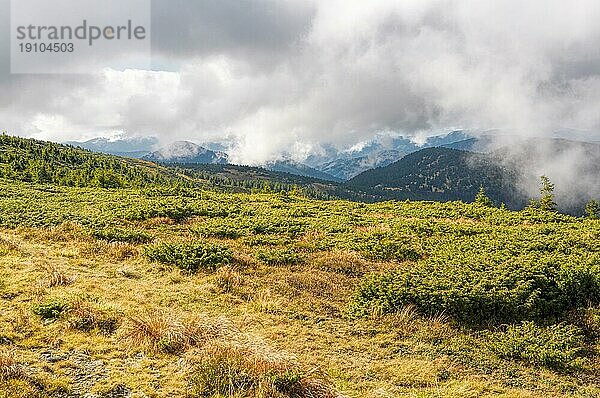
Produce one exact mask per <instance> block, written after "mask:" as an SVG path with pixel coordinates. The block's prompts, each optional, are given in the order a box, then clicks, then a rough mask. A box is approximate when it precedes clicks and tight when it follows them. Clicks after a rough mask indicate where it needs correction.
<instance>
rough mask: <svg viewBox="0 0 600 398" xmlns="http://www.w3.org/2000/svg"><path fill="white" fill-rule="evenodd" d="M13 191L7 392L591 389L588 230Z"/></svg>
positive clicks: (179, 193)
mask: <svg viewBox="0 0 600 398" xmlns="http://www.w3.org/2000/svg"><path fill="white" fill-rule="evenodd" d="M36 156H37V155H36ZM57 156H58V155H57ZM23 175H24V174H23ZM21 177H22V175H17V176H13V177H11V178H13V179H12V180H7V179H0V305H1V306H2V311H0V396H3V397H6V398H8V397H10V398H13V397H22V396H35V397H64V396H72V397H81V396H84V395H85V394H90V393H91V394H95V395H96V396H101V397H102V396H107V397H108V396H138V395H139V396H153V397H170V396H173V397H175V396H187V397H190V398H193V397H214V398H217V397H257V398H258V397H261V398H264V397H281V398H285V397H288V398H292V397H294V398H309V397H310V398H330V397H343V396H345V395H347V396H350V397H387V396H418V397H440V396H449V397H473V396H484V397H490V396H504V397H532V396H541V395H543V396H556V397H563V396H564V397H567V396H573V397H575V396H579V397H593V396H598V395H599V394H600V386H599V385H598V374H600V356H599V355H600V354H599V351H598V350H599V349H600V345H599V341H600V221H598V220H597V219H593V217H586V218H576V217H572V216H568V215H564V214H560V213H558V212H556V211H553V210H552V207H549V208H548V209H547V210H545V209H544V208H541V206H537V207H529V208H527V209H525V210H523V211H518V212H515V211H509V210H507V209H506V208H504V207H494V206H489V202H488V201H486V200H485V198H484V197H483V196H485V192H484V191H481V195H479V196H478V200H476V201H475V203H462V202H446V203H438V202H415V201H403V202H381V203H375V204H365V203H354V202H348V201H342V200H331V201H319V200H314V199H310V198H308V197H307V196H306V195H305V194H304V193H303V192H300V191H299V190H296V191H295V192H292V191H290V192H284V193H281V192H279V193H259V192H255V193H249V192H239V193H225V192H219V190H204V189H200V188H197V187H195V186H194V185H193V184H192V185H189V186H188V185H186V184H181V185H178V184H175V183H174V184H168V185H166V186H158V185H152V184H148V185H143V186H140V187H134V186H129V187H126V188H112V187H111V188H102V187H98V186H92V185H93V184H91V185H86V186H81V187H77V186H73V187H72V186H67V185H68V184H64V185H60V184H62V183H55V184H40V183H36V182H28V181H25V178H21ZM188 177H189V176H188ZM178 178H179V177H178ZM190 178H191V177H190ZM84 185H85V184H84ZM479 186H480V185H478V187H479ZM547 194H548V195H551V194H552V192H551V190H549V191H547ZM473 197H474V195H473V196H472V197H471V198H470V200H471V199H473ZM160 264H164V265H165V266H163V265H160ZM342 392H343V393H342ZM2 394H3V395H2Z"/></svg>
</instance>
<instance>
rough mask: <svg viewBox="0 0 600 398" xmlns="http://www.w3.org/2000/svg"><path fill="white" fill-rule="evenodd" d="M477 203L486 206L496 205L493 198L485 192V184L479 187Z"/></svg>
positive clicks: (476, 197)
mask: <svg viewBox="0 0 600 398" xmlns="http://www.w3.org/2000/svg"><path fill="white" fill-rule="evenodd" d="M475 204H477V205H479V206H484V207H494V203H493V202H492V200H491V199H490V198H488V197H487V195H486V194H485V188H483V185H482V186H481V187H480V188H479V192H478V193H477V196H475Z"/></svg>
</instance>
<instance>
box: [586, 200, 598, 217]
mask: <svg viewBox="0 0 600 398" xmlns="http://www.w3.org/2000/svg"><path fill="white" fill-rule="evenodd" d="M585 214H586V216H587V217H588V218H590V219H592V220H596V219H598V218H600V203H598V201H597V200H594V199H592V200H590V201H589V202H588V203H587V204H586V205H585Z"/></svg>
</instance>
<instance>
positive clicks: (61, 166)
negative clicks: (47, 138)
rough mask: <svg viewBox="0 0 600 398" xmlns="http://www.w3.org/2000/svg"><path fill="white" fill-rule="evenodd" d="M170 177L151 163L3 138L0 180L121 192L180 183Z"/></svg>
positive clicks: (6, 136)
mask: <svg viewBox="0 0 600 398" xmlns="http://www.w3.org/2000/svg"><path fill="white" fill-rule="evenodd" d="M171 174H172V173H169V172H167V171H166V170H165V169H163V168H159V167H157V166H156V165H154V164H152V163H148V162H142V161H137V160H133V159H123V158H118V157H115V156H108V155H100V154H95V153H91V152H89V151H86V150H83V149H79V148H73V147H70V146H65V145H57V144H54V143H51V142H44V141H38V140H31V139H24V138H18V137H11V136H8V135H5V134H2V135H0V178H7V179H11V180H17V181H26V182H37V183H52V184H58V185H67V186H73V187H101V188H122V187H143V186H148V185H160V186H164V185H171V184H174V183H176V182H180V181H178V180H177V179H176V178H175V177H174V175H171Z"/></svg>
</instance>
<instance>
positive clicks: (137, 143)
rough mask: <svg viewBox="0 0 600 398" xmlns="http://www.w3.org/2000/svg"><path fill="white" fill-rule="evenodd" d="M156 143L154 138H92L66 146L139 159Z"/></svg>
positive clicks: (71, 142)
mask: <svg viewBox="0 0 600 398" xmlns="http://www.w3.org/2000/svg"><path fill="white" fill-rule="evenodd" d="M157 143H158V141H157V140H156V138H154V137H134V138H120V139H110V138H105V137H98V138H93V139H91V140H88V141H83V142H79V141H68V142H65V144H66V145H71V146H74V147H79V148H83V149H87V150H89V151H92V152H100V153H105V154H109V155H117V156H125V157H132V158H141V157H143V156H145V155H147V154H148V153H150V152H152V148H153V147H154V146H155V145H156V144H157Z"/></svg>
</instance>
